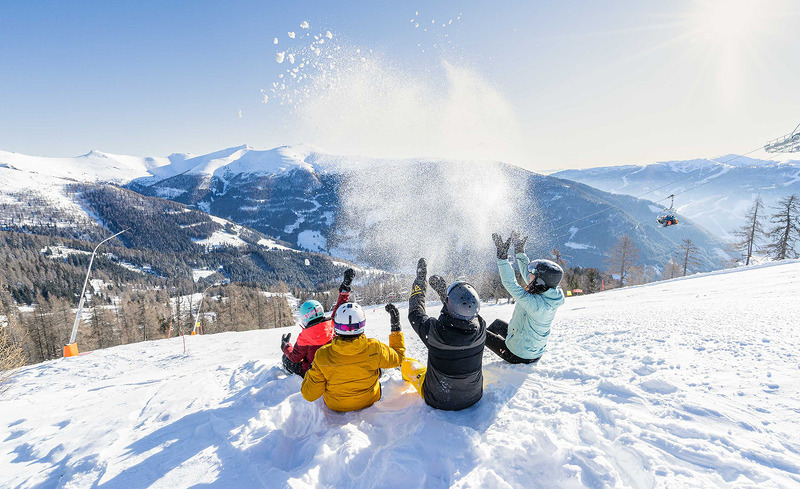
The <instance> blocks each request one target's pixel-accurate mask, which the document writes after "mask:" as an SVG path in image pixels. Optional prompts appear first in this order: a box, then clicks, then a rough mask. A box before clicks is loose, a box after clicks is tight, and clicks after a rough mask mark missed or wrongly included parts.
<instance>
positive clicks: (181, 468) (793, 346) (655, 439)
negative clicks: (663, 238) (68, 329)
mask: <svg viewBox="0 0 800 489" xmlns="http://www.w3.org/2000/svg"><path fill="white" fill-rule="evenodd" d="M798 295H800V262H797V261H795V262H789V263H784V264H779V265H775V264H769V265H766V266H760V267H753V268H749V269H740V270H736V271H728V272H723V273H712V274H707V275H702V276H697V277H692V278H686V279H676V280H673V281H669V282H662V283H656V284H650V285H646V286H639V287H630V288H626V289H619V290H613V291H608V292H604V293H599V294H594V295H589V296H582V297H574V298H570V299H568V302H567V303H566V305H565V306H564V307H563V308H562V309H561V310H560V311H559V313H558V315H557V316H556V321H555V323H554V324H553V331H552V334H551V337H550V345H549V350H548V352H547V353H546V354H545V356H544V357H543V359H542V360H541V362H539V364H537V365H535V366H525V365H510V364H506V363H503V362H502V361H500V360H499V359H498V358H497V357H496V356H494V355H493V354H492V353H491V352H487V353H486V355H485V357H484V375H485V383H484V396H483V399H482V400H481V401H480V402H479V403H478V404H476V405H475V406H473V407H471V408H469V409H466V410H463V411H460V412H444V411H435V410H433V409H431V408H429V407H428V406H426V405H425V404H424V402H423V400H422V399H421V398H420V397H419V396H418V395H417V394H416V392H415V391H414V389H413V388H412V387H410V386H409V385H408V384H407V383H404V382H403V381H402V380H401V377H400V372H399V371H398V370H397V369H390V370H387V371H385V372H384V373H383V377H382V385H383V398H382V399H381V400H380V401H379V402H378V403H376V404H375V405H374V406H372V407H370V408H367V409H364V410H362V411H358V412H352V413H348V414H340V413H335V412H331V411H330V410H328V409H327V408H326V407H325V406H324V404H323V403H322V401H321V400H320V401H317V402H314V403H309V402H306V401H305V400H303V398H302V397H301V395H300V394H299V390H300V384H301V379H300V378H299V377H293V376H289V375H287V374H286V373H285V372H284V371H283V370H282V369H281V368H280V365H279V363H280V362H279V357H280V354H279V349H278V345H279V343H280V335H282V334H284V333H286V332H291V333H293V334H295V335H296V334H297V332H298V331H299V329H298V328H296V327H295V328H289V329H276V330H261V331H250V332H245V333H224V334H218V335H211V336H194V337H186V338H185V341H186V353H184V351H183V348H184V346H183V342H184V338H173V339H171V340H161V341H152V342H144V343H137V344H132V345H126V346H121V347H116V348H111V349H107V350H101V351H96V352H92V353H90V354H88V355H84V356H80V357H77V358H70V359H63V360H57V361H51V362H45V363H42V364H39V365H34V366H30V367H26V368H24V369H22V370H21V371H20V373H19V375H18V377H17V381H16V383H15V384H14V385H13V386H12V390H11V391H10V392H9V393H8V394H6V395H5V397H4V399H3V400H2V401H0V439H2V440H3V448H4V449H3V450H2V451H0V486H2V487H4V488H6V487H8V488H23V487H24V488H27V487H69V488H84V487H85V488H89V487H98V488H131V487H153V488H158V487H169V488H176V487H198V486H201V485H209V486H213V487H219V488H241V487H269V488H271V487H404V488H407V487H476V488H477V487H481V488H483V487H498V488H499V487H559V488H570V487H665V488H666V487H669V488H675V487H756V486H757V487H781V488H783V487H785V488H789V487H797V486H798V484H800V442H798V438H797V436H796V433H798V430H800V417H798V412H800V377H798V366H800V353H798V352H800V335H798V334H797V331H796V328H797V324H800V310H798V308H797V304H796V301H797V297H798ZM431 309H433V310H431V311H430V312H436V311H435V308H431ZM512 309H513V305H506V304H501V305H487V304H484V306H483V310H482V315H483V316H484V317H485V318H486V319H487V321H491V320H493V319H494V318H498V317H499V318H504V319H508V318H509V317H510V315H511V311H512ZM366 312H367V328H368V334H369V335H370V336H374V337H377V338H379V339H381V340H383V341H386V340H387V339H388V334H389V325H388V317H387V315H386V313H385V312H384V311H383V310H382V308H380V307H374V308H373V307H369V308H367V310H366ZM402 312H403V314H402V316H403V321H402V322H403V326H404V331H405V336H406V345H407V353H408V355H409V356H412V357H415V358H418V359H422V360H423V361H424V359H425V358H426V352H425V350H424V347H423V345H422V344H421V343H420V341H419V340H418V339H417V338H416V337H415V334H414V332H413V331H412V330H411V328H410V327H409V325H408V323H407V321H406V320H405V311H402ZM78 341H79V343H80V338H79V339H78Z"/></svg>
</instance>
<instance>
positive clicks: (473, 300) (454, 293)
mask: <svg viewBox="0 0 800 489" xmlns="http://www.w3.org/2000/svg"><path fill="white" fill-rule="evenodd" d="M446 306H447V313H448V314H450V315H451V316H453V317H454V318H456V319H463V320H464V321H471V320H472V319H473V318H474V317H475V316H477V315H478V312H479V311H480V310H481V299H480V297H478V291H476V290H475V288H474V287H473V286H471V285H470V284H468V283H466V282H462V281H460V280H459V281H457V282H453V283H452V284H450V287H448V288H447V304H446Z"/></svg>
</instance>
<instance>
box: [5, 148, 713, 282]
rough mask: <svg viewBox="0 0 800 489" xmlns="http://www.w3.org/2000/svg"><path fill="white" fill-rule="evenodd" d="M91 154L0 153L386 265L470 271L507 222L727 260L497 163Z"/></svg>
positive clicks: (269, 154) (312, 152)
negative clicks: (421, 260) (692, 250)
mask: <svg viewBox="0 0 800 489" xmlns="http://www.w3.org/2000/svg"><path fill="white" fill-rule="evenodd" d="M91 155H95V156H91ZM98 155H100V153H96V152H93V153H91V154H90V155H87V156H84V157H78V158H72V159H58V160H54V159H51V158H44V159H41V161H39V160H36V159H35V158H33V157H22V156H19V155H15V156H13V157H6V159H5V160H4V159H3V155H0V164H2V163H6V165H7V168H5V169H4V168H0V171H2V170H6V171H11V169H12V168H15V169H17V170H16V171H17V173H19V174H25V175H27V176H28V178H30V179H31V180H35V179H36V178H38V175H39V174H36V175H34V174H33V173H31V172H33V171H36V172H40V174H44V173H46V169H47V168H48V165H52V164H56V162H59V163H58V164H60V165H61V166H62V169H61V170H59V171H60V173H56V175H61V176H59V177H58V178H62V179H66V178H78V177H81V178H84V179H87V180H92V181H103V180H104V179H111V180H112V181H114V182H117V183H125V184H126V185H127V186H128V188H130V189H133V190H135V191H137V192H139V193H142V194H145V195H148V196H154V197H159V198H165V199H170V200H174V201H177V202H180V203H183V204H186V205H190V206H194V207H196V208H198V209H201V210H203V211H205V212H207V213H209V214H211V215H214V216H217V217H220V218H224V219H227V220H230V221H232V222H235V223H237V224H238V225H243V226H248V227H250V228H253V229H255V230H258V231H260V232H262V233H264V234H266V235H267V236H271V237H275V238H277V239H280V240H283V241H286V242H288V243H290V244H291V245H293V246H296V247H298V248H301V249H305V250H308V251H318V252H324V253H329V254H332V255H334V256H340V257H343V258H347V259H351V260H356V261H359V262H361V263H365V264H368V265H371V266H375V267H379V268H384V269H387V268H393V269H397V268H401V269H402V268H409V267H412V266H413V264H414V263H415V262H416V259H417V258H418V257H419V256H426V257H428V258H429V259H431V261H432V262H433V263H436V262H438V264H437V266H439V267H440V269H442V270H445V271H450V272H453V273H457V274H458V273H464V272H467V271H470V270H476V269H479V268H482V267H484V266H486V264H487V263H490V261H491V257H492V256H493V252H492V244H491V239H490V236H491V233H492V232H495V231H500V232H503V233H508V232H509V231H510V230H511V228H512V227H518V228H520V229H522V230H523V231H524V232H527V233H528V234H530V235H531V239H530V241H529V251H530V252H532V253H535V254H537V255H547V254H549V252H550V251H551V250H552V249H553V248H559V249H561V250H562V252H564V254H565V255H566V257H567V260H568V262H569V263H571V264H573V265H580V266H595V267H603V266H604V263H603V262H604V260H605V257H606V253H607V251H608V250H609V249H610V247H611V246H613V244H614V243H615V242H616V241H617V239H618V238H619V236H621V235H622V234H628V235H630V236H632V237H633V239H634V242H635V243H636V245H637V246H638V247H639V249H640V251H641V259H642V260H641V261H642V263H643V264H645V265H650V266H653V267H661V266H663V265H664V264H665V263H666V262H667V261H668V260H669V258H670V257H671V256H672V255H673V254H674V253H675V252H676V251H677V249H678V247H679V245H680V243H681V240H682V239H685V238H688V239H692V241H693V242H694V243H695V244H697V245H698V246H699V247H700V248H701V250H702V251H701V256H700V257H699V258H700V259H701V261H702V265H701V268H700V269H701V270H711V269H714V268H719V267H720V266H721V263H722V261H723V260H725V259H727V256H725V254H724V252H723V251H722V250H723V248H724V245H723V244H722V243H721V242H719V241H717V240H715V239H714V238H712V237H711V236H710V235H708V234H707V233H706V232H705V231H703V230H702V229H700V228H698V227H696V226H693V225H692V223H691V220H688V219H687V220H684V221H683V222H682V225H681V226H680V227H676V228H672V229H666V230H664V229H661V228H659V227H658V226H656V224H655V216H656V214H657V211H658V208H657V206H655V205H654V204H653V203H652V202H648V201H644V200H637V199H632V198H629V197H626V196H624V195H613V194H609V193H606V192H602V191H598V190H596V189H593V188H591V187H588V186H585V185H579V184H576V183H574V182H570V181H566V180H562V179H558V178H553V177H549V176H543V175H538V174H535V173H532V172H530V171H527V170H524V169H521V168H518V167H515V166H511V165H506V164H503V163H499V162H468V161H453V160H438V159H424V158H418V159H412V160H390V159H375V158H363V157H350V156H341V155H331V154H328V153H325V152H322V151H320V150H317V149H315V148H313V147H311V146H306V145H299V146H285V147H279V148H274V149H271V150H256V149H253V148H251V147H249V146H239V147H234V148H229V149H226V150H222V151H217V152H214V153H210V154H207V155H201V156H191V155H185V154H175V155H172V156H170V157H168V158H162V159H156V158H133V157H119V156H113V157H112V156H111V155H103V156H98ZM62 160H63V161H62ZM104 161H105V162H106V163H107V164H108V165H110V166H113V169H112V168H106V167H102V162H104ZM120 168H124V169H125V171H122V170H119V169H120ZM22 170H27V171H22ZM115 171H116V173H115ZM81 172H83V173H81ZM92 172H94V173H92ZM31 175H34V176H31ZM112 176H113V178H112ZM17 178H21V177H19V176H17ZM50 178H56V177H50ZM59 182H60V183H59V184H63V181H59ZM54 185H56V186H57V184H54ZM0 193H2V188H1V187H0ZM45 193H46V194H47V196H45V197H46V198H52V195H54V194H56V192H52V191H50V190H48V191H47V192H45ZM48 196H49V197H48ZM68 200H69V199H68ZM67 204H68V203H64V205H67Z"/></svg>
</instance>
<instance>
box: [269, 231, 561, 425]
mask: <svg viewBox="0 0 800 489" xmlns="http://www.w3.org/2000/svg"><path fill="white" fill-rule="evenodd" d="M492 239H493V241H494V244H495V247H496V248H497V268H498V270H499V272H500V279H501V281H502V283H503V286H504V287H505V289H506V290H507V291H508V293H509V294H510V295H511V297H513V298H514V299H515V300H516V305H515V306H514V312H513V314H512V316H511V320H510V321H509V322H505V321H502V320H500V319H497V320H495V321H494V322H493V323H492V324H491V325H490V326H489V327H486V321H484V319H483V318H482V317H481V316H480V314H479V312H480V306H481V304H480V298H479V297H478V293H477V292H476V290H475V288H474V287H472V286H471V285H470V284H468V283H466V282H463V281H456V282H453V283H452V284H450V285H449V286H448V285H447V283H446V282H445V280H444V279H443V278H442V277H441V276H439V275H433V276H431V277H430V279H429V280H428V279H427V276H428V270H427V263H426V261H425V259H424V258H420V260H419V262H418V263H417V276H416V279H415V280H414V283H413V284H412V286H411V295H410V297H409V299H408V321H409V323H410V324H411V327H412V328H413V329H414V332H416V333H417V335H419V338H420V339H421V340H422V343H423V344H424V345H425V347H427V349H428V361H427V365H423V364H422V363H421V362H419V361H418V360H415V359H413V358H410V357H406V355H405V343H404V341H403V333H402V330H401V327H400V311H398V309H397V307H396V306H395V305H394V304H387V305H386V311H387V312H388V313H389V316H390V319H391V321H390V322H391V333H390V335H389V345H388V346H387V345H386V344H384V343H382V342H380V341H378V340H376V339H374V338H367V337H366V336H365V335H364V331H365V326H366V315H365V313H364V310H363V308H362V307H361V306H360V305H358V304H357V303H354V302H350V292H351V286H352V282H353V278H354V277H355V272H354V271H353V270H352V269H347V271H345V273H344V279H343V280H342V283H341V285H340V286H339V297H338V300H337V302H336V307H335V308H334V313H333V317H331V318H326V317H325V311H324V310H323V307H322V305H321V304H320V303H319V302H317V301H313V300H312V301H307V302H305V303H304V304H303V305H302V306H301V308H300V322H301V325H302V327H303V331H302V332H301V333H300V335H299V336H298V338H297V341H296V342H295V344H294V346H292V345H291V343H290V339H291V333H289V334H286V335H284V336H283V337H282V338H281V350H282V351H283V354H284V355H283V365H284V368H285V369H286V370H287V371H289V372H291V373H294V374H297V375H300V376H301V377H303V385H302V388H301V392H302V395H303V397H304V398H305V399H306V400H308V401H315V400H317V399H319V398H320V397H322V399H323V400H324V402H325V405H326V406H328V408H330V409H332V410H334V411H342V412H346V411H355V410H358V409H363V408H365V407H368V406H370V405H372V404H373V403H375V402H376V401H378V400H379V399H380V398H381V385H380V374H381V369H387V368H396V367H400V371H401V373H402V376H403V379H404V380H405V381H407V382H409V383H411V385H413V386H414V388H415V389H416V390H417V392H418V393H419V395H420V396H422V398H423V399H424V400H425V402H426V403H427V404H428V405H429V406H431V407H433V408H436V409H444V410H450V411H455V410H460V409H465V408H468V407H470V406H472V405H473V404H475V403H476V402H478V401H479V400H480V399H481V397H482V396H483V370H482V369H483V350H484V346H485V347H488V348H489V349H490V350H491V351H493V352H494V353H496V354H497V355H498V356H499V357H500V358H502V359H503V360H505V361H506V362H509V363H515V364H520V363H521V364H532V363H536V362H538V361H539V359H540V358H541V357H542V355H543V354H544V351H545V347H546V346H547V338H548V336H549V335H550V324H551V323H552V321H553V318H554V317H555V314H556V310H557V309H558V308H559V307H560V306H561V305H562V304H564V293H563V292H562V290H561V288H560V287H559V286H558V284H559V282H561V278H562V276H563V273H564V272H563V270H562V269H561V267H560V266H559V265H558V264H556V263H554V262H552V261H550V260H534V261H530V260H529V259H528V257H527V256H526V255H525V243H526V241H527V239H528V238H527V236H526V237H522V236H521V235H520V234H518V233H516V232H512V233H511V236H510V237H509V238H508V239H507V240H505V241H504V240H503V239H502V237H501V236H500V235H499V234H493V235H492ZM512 245H513V247H514V255H515V257H516V262H517V266H518V267H519V271H520V273H521V275H522V277H526V278H527V281H526V285H525V286H524V287H523V286H522V285H520V284H519V283H518V282H517V279H516V276H515V273H514V269H513V266H512V264H511V262H510V261H509V258H508V255H509V249H510V248H511V246H512ZM428 284H430V286H431V288H432V289H433V290H434V291H435V292H436V294H437V295H438V296H439V299H441V301H442V310H441V313H440V314H439V317H438V318H434V317H430V316H428V315H427V314H426V311H425V294H426V292H427V288H428Z"/></svg>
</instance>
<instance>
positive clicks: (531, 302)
mask: <svg viewBox="0 0 800 489" xmlns="http://www.w3.org/2000/svg"><path fill="white" fill-rule="evenodd" d="M512 238H516V233H514V236H512V237H511V238H508V240H506V241H503V238H501V237H500V235H499V234H496V233H495V234H493V235H492V239H493V240H494V244H495V246H496V247H497V270H498V272H500V281H501V282H502V283H503V287H505V289H506V290H507V291H508V293H509V294H510V295H511V297H513V298H514V300H516V301H517V303H518V304H520V305H521V306H522V307H524V308H525V310H526V311H528V312H529V313H533V312H535V311H537V310H538V309H539V308H540V307H544V305H545V304H544V300H543V299H542V298H541V297H539V296H538V295H536V294H531V293H529V292H528V291H527V290H525V289H524V288H523V287H522V286H521V285H520V284H519V283H518V282H517V277H516V275H514V267H512V266H511V262H509V261H508V249H509V248H510V246H511V241H512ZM523 243H524V242H523ZM523 247H524V244H523ZM520 254H521V255H523V256H524V257H525V260H527V259H528V258H527V256H525V254H524V253H520ZM527 272H528V265H527V264H525V274H527ZM524 276H525V275H523V277H524Z"/></svg>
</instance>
